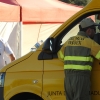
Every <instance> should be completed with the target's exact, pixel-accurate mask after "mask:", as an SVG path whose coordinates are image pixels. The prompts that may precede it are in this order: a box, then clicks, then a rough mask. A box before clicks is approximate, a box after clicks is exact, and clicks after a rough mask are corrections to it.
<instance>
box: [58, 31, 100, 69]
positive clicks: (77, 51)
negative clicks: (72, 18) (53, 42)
mask: <svg viewBox="0 0 100 100" xmlns="http://www.w3.org/2000/svg"><path fill="white" fill-rule="evenodd" d="M92 56H94V57H95V58H97V59H100V45H99V44H97V43H96V42H95V41H94V40H92V39H90V38H88V37H87V36H86V33H84V32H82V31H81V32H79V33H78V35H76V36H73V37H71V38H69V39H68V40H67V42H66V43H65V44H64V45H63V46H62V48H61V49H60V50H59V51H58V58H59V59H61V60H63V61H64V69H77V70H91V69H92V64H93V57H92Z"/></svg>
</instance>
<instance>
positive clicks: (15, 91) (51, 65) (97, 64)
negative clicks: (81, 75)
mask: <svg viewBox="0 0 100 100" xmlns="http://www.w3.org/2000/svg"><path fill="white" fill-rule="evenodd" d="M66 13H67V12H66ZM99 13H100V1H99V0H92V1H91V2H90V3H89V4H88V5H87V6H86V7H84V8H83V9H82V10H81V11H79V12H78V13H76V14H75V15H74V16H72V17H71V18H70V19H69V20H67V21H66V22H65V23H64V24H62V25H61V27H59V28H58V29H57V30H56V31H55V32H54V33H53V34H52V35H51V36H50V37H49V38H48V39H47V40H46V41H45V42H44V43H43V45H41V46H40V47H39V48H38V49H37V50H36V51H31V52H29V53H28V54H26V55H25V56H23V57H21V58H19V59H17V60H15V61H13V62H12V63H10V64H8V65H7V66H5V67H4V68H2V69H1V71H0V100H65V92H64V70H63V62H61V61H60V60H59V59H58V57H57V51H58V50H59V49H60V48H61V46H62V45H63V44H64V43H65V41H66V40H67V39H68V38H69V37H70V36H72V35H76V34H77V32H78V24H79V22H80V21H81V20H82V19H83V18H85V17H91V18H93V19H94V20H95V19H96V21H97V22H99V20H97V17H98V16H97V15H98V14H99ZM95 16H96V17H95ZM97 31H98V32H99V30H97ZM98 36H99V35H98ZM98 38H99V37H98ZM91 81H92V86H91V91H89V95H91V97H92V100H100V61H98V60H96V59H95V61H94V65H93V70H92V75H91Z"/></svg>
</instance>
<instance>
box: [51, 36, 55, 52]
mask: <svg viewBox="0 0 100 100" xmlns="http://www.w3.org/2000/svg"><path fill="white" fill-rule="evenodd" d="M50 51H51V52H55V42H54V38H50Z"/></svg>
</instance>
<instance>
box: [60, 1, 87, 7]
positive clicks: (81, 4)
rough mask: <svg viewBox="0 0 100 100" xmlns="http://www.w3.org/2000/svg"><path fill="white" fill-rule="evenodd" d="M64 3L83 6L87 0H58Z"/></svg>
mask: <svg viewBox="0 0 100 100" xmlns="http://www.w3.org/2000/svg"><path fill="white" fill-rule="evenodd" d="M60 1H62V2H65V3H70V4H75V5H78V6H85V5H86V4H87V0H60Z"/></svg>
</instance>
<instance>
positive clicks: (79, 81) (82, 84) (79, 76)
mask: <svg viewBox="0 0 100 100" xmlns="http://www.w3.org/2000/svg"><path fill="white" fill-rule="evenodd" d="M89 92H90V72H86V73H85V72H81V71H71V72H70V71H66V70H65V93H66V100H91V96H90V95H89Z"/></svg>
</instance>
